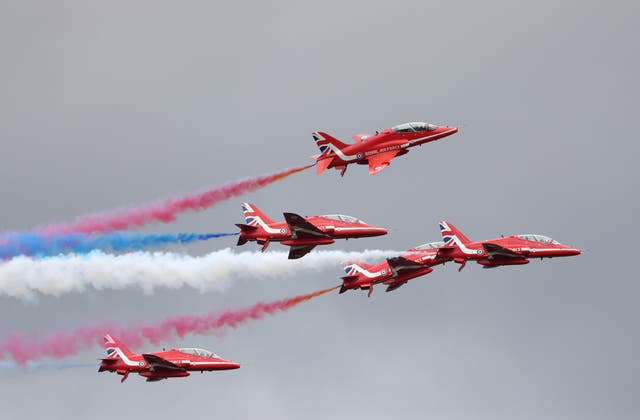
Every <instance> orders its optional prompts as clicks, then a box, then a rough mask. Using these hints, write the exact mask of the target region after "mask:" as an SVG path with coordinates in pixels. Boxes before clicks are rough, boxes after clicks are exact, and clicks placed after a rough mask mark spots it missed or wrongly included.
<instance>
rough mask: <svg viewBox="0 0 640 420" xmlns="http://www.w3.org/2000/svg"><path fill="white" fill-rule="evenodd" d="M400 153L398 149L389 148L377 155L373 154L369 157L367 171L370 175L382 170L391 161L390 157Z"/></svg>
mask: <svg viewBox="0 0 640 420" xmlns="http://www.w3.org/2000/svg"><path fill="white" fill-rule="evenodd" d="M398 153H400V149H396V150H391V151H389V152H384V153H378V154H377V155H373V156H371V157H369V159H368V160H369V173H370V174H371V175H374V174H377V173H379V172H382V170H383V169H384V168H386V167H387V166H389V164H390V163H391V159H393V158H394V157H396V155H397V154H398Z"/></svg>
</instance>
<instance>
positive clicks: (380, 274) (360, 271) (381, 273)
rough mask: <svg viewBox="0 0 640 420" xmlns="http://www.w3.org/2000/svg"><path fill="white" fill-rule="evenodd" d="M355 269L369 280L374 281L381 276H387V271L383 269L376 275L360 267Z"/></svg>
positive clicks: (356, 266) (357, 266)
mask: <svg viewBox="0 0 640 420" xmlns="http://www.w3.org/2000/svg"><path fill="white" fill-rule="evenodd" d="M354 268H355V270H356V272H357V273H362V274H364V276H365V277H367V278H369V279H373V278H376V277H380V276H383V275H385V274H387V270H386V269H385V268H383V269H381V270H380V271H378V272H375V273H372V272H371V271H369V270H367V269H364V268H362V267H360V266H359V265H355V266H354ZM383 271H384V273H383Z"/></svg>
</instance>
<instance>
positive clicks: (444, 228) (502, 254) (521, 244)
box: [438, 221, 581, 271]
mask: <svg viewBox="0 0 640 420" xmlns="http://www.w3.org/2000/svg"><path fill="white" fill-rule="evenodd" d="M440 233H441V234H442V239H443V240H444V246H443V247H442V248H440V251H439V252H438V255H439V256H441V257H442V258H446V259H452V260H453V261H455V262H457V263H458V264H460V268H459V269H458V271H460V270H462V269H463V268H464V266H465V264H466V262H467V260H476V262H477V263H478V264H480V265H482V266H484V268H493V267H499V266H501V265H520V264H528V263H529V259H530V258H540V259H542V258H553V257H569V256H571V255H578V254H580V252H581V251H580V250H579V249H576V248H571V247H569V246H567V245H562V244H561V243H559V242H557V241H554V240H553V239H551V238H549V237H547V236H543V235H534V234H527V235H512V236H507V237H502V238H496V239H489V240H487V241H478V242H471V241H470V240H469V239H468V238H467V237H466V236H464V235H463V234H462V232H460V231H459V230H458V229H457V228H456V227H455V226H454V225H453V224H451V223H450V222H445V221H442V222H440Z"/></svg>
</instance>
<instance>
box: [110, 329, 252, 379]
mask: <svg viewBox="0 0 640 420" xmlns="http://www.w3.org/2000/svg"><path fill="white" fill-rule="evenodd" d="M103 340H104V343H103V345H104V347H105V348H106V349H107V357H106V358H104V359H102V363H100V369H98V372H104V371H109V372H116V373H117V374H118V375H123V376H122V379H121V380H120V382H124V380H125V379H127V377H128V376H129V373H130V372H135V373H137V374H138V375H140V376H144V377H145V378H147V382H154V381H160V380H162V379H167V378H178V377H183V376H189V375H190V374H189V371H197V370H199V371H200V372H204V371H205V370H206V371H212V370H229V369H238V368H239V367H240V364H238V363H236V362H232V361H231V360H225V359H223V358H221V357H220V356H218V355H217V354H215V353H213V352H210V351H209V350H203V349H196V348H182V349H171V350H163V351H161V352H157V353H148V354H135V353H132V352H131V351H130V350H129V349H128V348H127V346H125V345H124V344H122V343H121V342H120V341H118V340H117V339H115V338H114V337H112V336H111V335H109V334H107V335H105V336H104V338H103Z"/></svg>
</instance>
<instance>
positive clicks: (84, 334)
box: [0, 286, 338, 364]
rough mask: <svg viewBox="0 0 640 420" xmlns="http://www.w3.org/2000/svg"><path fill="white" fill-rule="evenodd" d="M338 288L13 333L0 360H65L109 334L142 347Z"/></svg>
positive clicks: (1, 343)
mask: <svg viewBox="0 0 640 420" xmlns="http://www.w3.org/2000/svg"><path fill="white" fill-rule="evenodd" d="M337 288H338V286H336V287H330V288H328V289H324V290H319V291H317V292H313V293H308V294H304V295H299V296H294V297H290V298H285V299H281V300H276V301H273V302H259V303H256V304H255V305H252V306H249V307H247V308H241V309H229V310H226V311H223V312H217V313H211V314H207V315H201V316H192V315H181V316H171V317H168V318H166V319H164V320H162V321H160V322H157V323H147V324H140V325H137V326H134V327H130V328H121V327H117V326H115V325H113V324H112V323H103V324H94V325H84V326H80V327H77V328H75V329H73V330H71V331H66V332H65V331H59V332H52V333H47V334H43V335H33V334H32V335H28V334H23V333H18V332H13V333H10V334H7V335H5V336H4V337H3V338H1V339H0V359H5V358H7V357H9V356H11V357H12V358H13V360H14V361H15V362H16V363H18V364H25V363H27V362H29V361H31V360H36V359H40V358H43V357H52V358H54V359H62V358H64V357H67V356H71V355H74V354H76V353H78V351H80V350H83V349H88V348H91V347H93V346H95V345H97V344H98V343H99V339H100V338H101V337H102V336H103V335H104V334H106V333H110V334H113V335H115V336H116V337H118V338H119V339H121V340H122V341H123V342H124V343H127V344H128V345H131V346H133V347H137V346H140V344H141V343H142V341H143V340H147V341H150V342H151V343H153V344H160V343H161V342H163V341H166V340H169V339H171V338H172V337H173V336H178V337H180V338H183V337H184V336H185V335H187V334H197V335H207V334H211V333H212V332H217V331H220V330H222V329H223V328H225V327H231V328H236V327H238V326H239V325H241V324H243V323H245V322H247V321H250V320H254V319H262V318H264V317H265V316H267V315H274V314H275V313H276V312H279V311H286V310H288V309H291V308H293V307H294V306H296V305H299V304H300V303H302V302H306V301H309V300H311V299H313V298H315V297H318V296H321V295H324V294H325V293H329V292H331V291H332V290H335V289H337Z"/></svg>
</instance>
